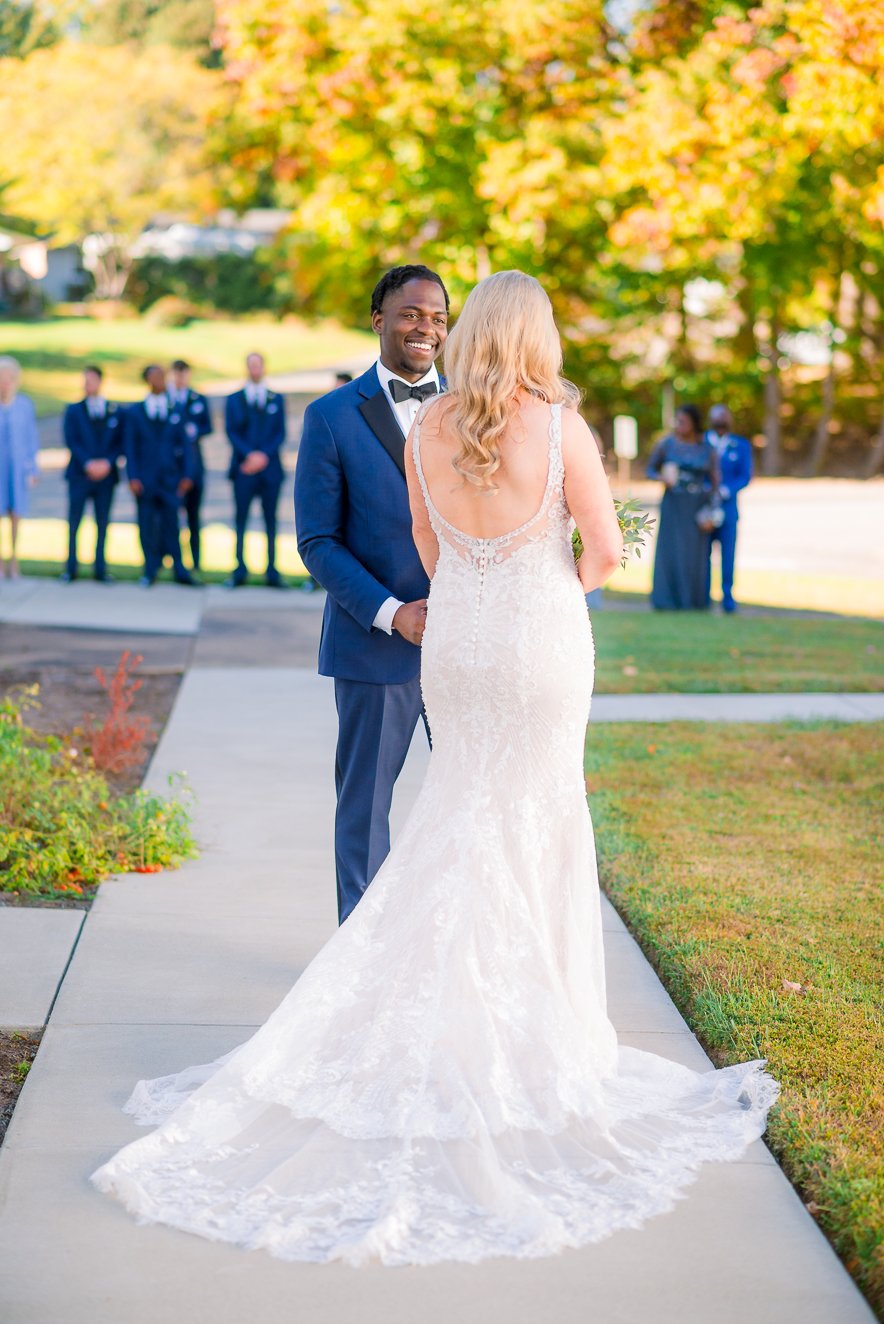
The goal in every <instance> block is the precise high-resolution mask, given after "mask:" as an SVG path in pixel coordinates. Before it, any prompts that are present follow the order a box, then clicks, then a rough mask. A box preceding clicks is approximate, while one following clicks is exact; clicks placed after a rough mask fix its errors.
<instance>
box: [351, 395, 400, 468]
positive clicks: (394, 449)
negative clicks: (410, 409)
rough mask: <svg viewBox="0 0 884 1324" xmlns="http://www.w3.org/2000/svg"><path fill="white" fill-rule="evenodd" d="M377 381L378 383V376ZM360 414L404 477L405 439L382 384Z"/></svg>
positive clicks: (361, 408) (364, 404)
mask: <svg viewBox="0 0 884 1324" xmlns="http://www.w3.org/2000/svg"><path fill="white" fill-rule="evenodd" d="M375 381H376V382H377V375H376V374H375ZM359 412H360V414H361V415H362V417H363V418H364V419H365V421H366V423H367V424H368V426H369V427H370V428H371V430H372V432H373V433H374V435H375V436H376V437H377V439H378V441H379V442H380V443H381V445H382V446H383V448H384V450H385V451H386V452H387V454H388V455H389V456H390V459H391V460H392V461H393V463H394V464H395V465H396V468H397V469H398V470H399V472H400V473H401V474H402V475H403V477H404V475H405V438H404V436H403V435H402V429H401V427H400V426H399V424H398V423H397V422H396V419H395V418H394V416H393V410H392V409H391V407H390V402H389V401H388V399H387V396H386V394H385V392H384V390H383V389H382V387H381V385H380V382H378V383H377V392H376V393H375V394H374V395H370V396H368V398H367V399H365V400H363V401H362V403H361V404H360V406H359Z"/></svg>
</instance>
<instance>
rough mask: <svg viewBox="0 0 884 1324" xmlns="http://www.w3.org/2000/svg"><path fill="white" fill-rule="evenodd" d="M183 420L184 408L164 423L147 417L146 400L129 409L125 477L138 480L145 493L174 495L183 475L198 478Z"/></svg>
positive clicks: (126, 416)
mask: <svg viewBox="0 0 884 1324" xmlns="http://www.w3.org/2000/svg"><path fill="white" fill-rule="evenodd" d="M184 422H185V420H184V416H183V414H182V412H181V410H180V409H175V408H172V409H170V410H169V412H168V414H167V415H166V418H165V419H164V420H163V421H162V422H160V421H158V420H156V419H152V418H148V414H147V409H146V408H145V406H144V402H143V401H141V402H139V403H138V404H137V405H130V406H129V408H128V409H127V410H126V413H125V421H124V429H123V435H124V443H125V451H126V476H127V478H128V479H129V481H130V482H131V481H132V480H133V479H137V480H138V481H139V482H140V483H142V484H143V486H144V493H145V496H157V495H168V496H174V495H176V493H177V488H178V484H179V483H180V481H181V479H182V478H189V479H190V480H191V481H192V482H196V481H197V479H198V476H199V475H198V474H197V471H196V464H195V461H194V457H193V446H192V444H191V443H190V441H189V439H188V437H187V435H186V433H185V431H184Z"/></svg>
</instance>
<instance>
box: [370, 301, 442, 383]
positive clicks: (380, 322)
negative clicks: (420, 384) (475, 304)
mask: <svg viewBox="0 0 884 1324" xmlns="http://www.w3.org/2000/svg"><path fill="white" fill-rule="evenodd" d="M371 320H372V326H373V328H374V330H375V331H376V332H377V334H378V335H379V336H380V340H381V362H382V363H383V364H384V366H385V367H387V368H389V369H390V371H391V372H395V373H396V374H397V376H399V377H402V378H403V379H404V380H405V381H411V382H416V381H420V379H421V377H425V376H426V374H427V373H428V372H429V370H430V368H431V367H432V366H433V364H434V362H435V361H436V359H437V358H438V357H439V355H440V354H441V353H442V347H443V345H444V344H445V338H446V336H447V335H448V310H447V309H446V307H445V294H444V291H443V290H442V288H441V286H440V285H438V284H437V283H436V282H435V281H432V280H410V281H407V282H406V284H405V285H403V286H402V287H401V288H400V289H398V290H391V291H390V293H389V294H388V295H387V296H386V298H385V299H384V303H383V307H382V308H381V310H380V312H376V313H375V314H374V315H373V317H372V319H371Z"/></svg>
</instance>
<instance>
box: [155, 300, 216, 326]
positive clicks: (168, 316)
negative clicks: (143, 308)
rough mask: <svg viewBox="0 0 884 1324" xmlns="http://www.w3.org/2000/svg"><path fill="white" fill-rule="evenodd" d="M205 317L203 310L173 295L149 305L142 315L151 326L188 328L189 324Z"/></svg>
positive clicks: (195, 304) (197, 305)
mask: <svg viewBox="0 0 884 1324" xmlns="http://www.w3.org/2000/svg"><path fill="white" fill-rule="evenodd" d="M201 317H205V309H203V308H201V307H200V305H199V304H197V303H191V302H190V301H189V300H188V299H179V298H178V296H177V295H175V294H167V295H165V297H164V298H162V299H157V301H156V303H153V304H151V306H150V308H148V310H147V312H146V313H145V315H144V320H145V321H146V322H150V323H151V324H152V325H153V326H172V327H174V326H190V323H191V322H195V321H197V320H198V319H199V318H201Z"/></svg>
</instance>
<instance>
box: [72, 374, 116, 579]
mask: <svg viewBox="0 0 884 1324" xmlns="http://www.w3.org/2000/svg"><path fill="white" fill-rule="evenodd" d="M103 375H104V374H103V373H102V370H101V368H96V367H92V366H90V367H88V368H85V369H84V370H83V391H84V396H83V399H82V400H80V401H79V402H78V403H77V404H75V405H68V407H67V409H66V410H65V411H64V423H63V429H64V443H65V445H66V446H67V448H68V450H69V451H70V453H71V458H70V462H69V463H68V467H67V469H66V470H65V475H64V476H65V478H66V479H67V484H68V562H67V566H66V568H65V570H64V572H63V574H62V575H61V579H62V580H63V581H64V582H65V583H67V584H70V583H73V581H74V580H75V579H76V578H77V575H78V574H79V566H78V564H77V531H78V530H79V528H80V521H81V520H82V518H83V513H84V511H85V509H86V502H87V501H91V502H92V509H93V511H94V512H95V527H96V530H97V536H96V541H95V567H94V570H93V574H94V576H95V578H96V579H98V580H100V581H101V582H102V583H103V582H105V581H106V580H108V579H109V578H110V576H109V575H108V572H107V566H106V564H105V559H104V543H105V538H106V536H107V526H108V524H109V522H110V511H111V502H112V501H113V496H114V488H115V487H116V485H117V483H118V482H119V477H120V475H119V471H118V468H117V465H118V463H119V461H120V459H121V458H122V454H123V427H122V423H123V411H122V410H121V409H120V407H119V406H118V405H115V404H112V403H111V402H110V401H109V400H105V398H104V396H103V395H102V394H101V382H102V377H103Z"/></svg>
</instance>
